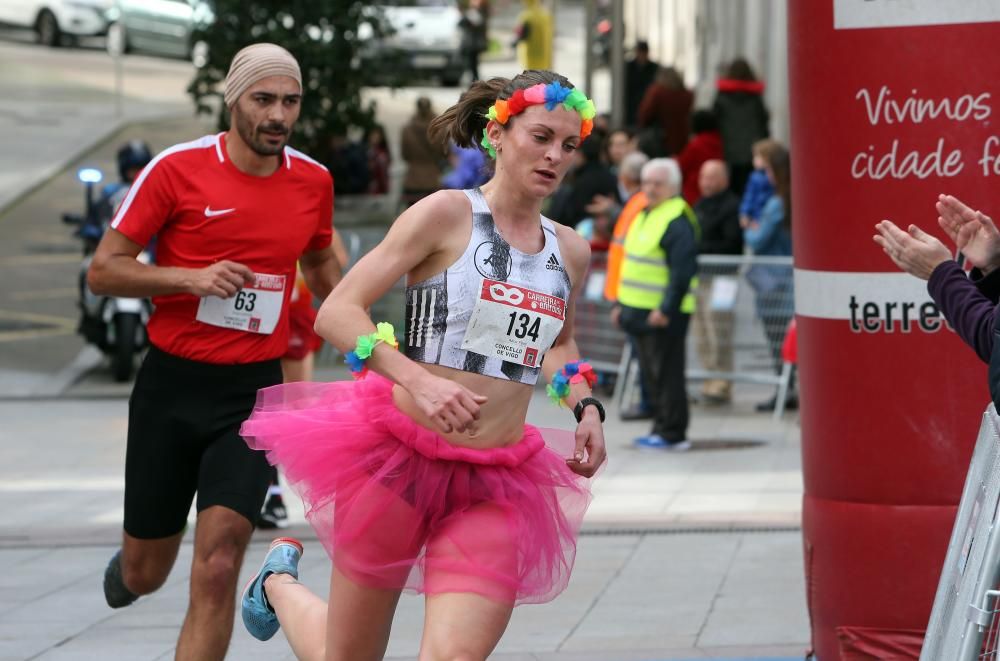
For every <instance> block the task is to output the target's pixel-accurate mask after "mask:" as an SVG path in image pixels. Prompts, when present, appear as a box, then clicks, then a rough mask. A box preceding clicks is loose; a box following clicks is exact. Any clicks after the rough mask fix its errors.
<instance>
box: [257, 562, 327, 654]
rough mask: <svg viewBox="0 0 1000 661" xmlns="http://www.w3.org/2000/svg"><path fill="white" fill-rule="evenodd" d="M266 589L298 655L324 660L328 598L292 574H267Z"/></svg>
mask: <svg viewBox="0 0 1000 661" xmlns="http://www.w3.org/2000/svg"><path fill="white" fill-rule="evenodd" d="M264 592H265V594H267V602H268V603H269V604H271V608H273V609H274V612H275V613H276V614H277V616H278V622H280V623H281V630H282V632H284V634H285V638H286V639H287V640H288V644H289V645H290V646H291V648H292V651H293V652H294V653H295V656H296V657H298V658H299V659H302V660H303V661H322V659H323V655H324V653H325V644H326V610H327V607H326V602H325V601H323V600H322V599H320V598H319V597H318V596H316V595H315V594H314V593H313V592H312V590H310V589H309V588H307V587H306V586H304V585H302V584H301V583H299V581H298V579H296V578H294V577H292V576H291V575H290V574H271V575H270V576H268V577H267V580H265V581H264Z"/></svg>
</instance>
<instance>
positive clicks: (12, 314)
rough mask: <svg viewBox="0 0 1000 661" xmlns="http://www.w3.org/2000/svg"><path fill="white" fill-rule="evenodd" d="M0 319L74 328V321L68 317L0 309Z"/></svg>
mask: <svg viewBox="0 0 1000 661" xmlns="http://www.w3.org/2000/svg"><path fill="white" fill-rule="evenodd" d="M0 319H15V320H17V321H33V322H35V323H39V324H48V325H50V326H73V327H76V319H74V318H70V317H56V316H54V315H51V314H38V313H36V312H23V311H21V310H2V309H0Z"/></svg>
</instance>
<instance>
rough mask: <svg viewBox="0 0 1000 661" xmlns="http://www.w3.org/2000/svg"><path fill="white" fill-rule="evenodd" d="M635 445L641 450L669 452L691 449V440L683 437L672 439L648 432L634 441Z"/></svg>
mask: <svg viewBox="0 0 1000 661" xmlns="http://www.w3.org/2000/svg"><path fill="white" fill-rule="evenodd" d="M632 442H633V443H634V444H635V447H637V448H639V449H640V450H666V451H668V452H683V451H685V450H690V449H691V441H689V440H687V439H681V440H678V441H672V440H668V439H665V438H663V437H662V436H660V435H659V434H647V435H646V436H640V437H638V438H636V439H635V440H634V441H632Z"/></svg>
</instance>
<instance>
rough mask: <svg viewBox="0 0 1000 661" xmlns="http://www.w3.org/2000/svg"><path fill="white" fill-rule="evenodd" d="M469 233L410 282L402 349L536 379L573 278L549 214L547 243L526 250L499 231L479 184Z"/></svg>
mask: <svg viewBox="0 0 1000 661" xmlns="http://www.w3.org/2000/svg"><path fill="white" fill-rule="evenodd" d="M463 192H464V193H465V194H466V195H467V196H468V198H469V201H470V202H471V203H472V235H471V237H470V239H469V245H468V246H466V248H465V252H463V253H462V256H461V257H459V258H458V259H457V260H456V261H455V263H454V264H452V265H451V266H449V267H448V268H447V269H445V270H444V272H442V273H439V274H437V275H435V276H432V277H430V278H428V279H426V280H424V281H423V282H418V283H414V284H411V285H409V286H407V288H406V336H405V341H404V343H403V344H404V352H405V353H406V355H407V356H408V357H410V358H411V359H413V360H416V361H418V362H422V363H430V364H432V365H444V366H445V367H451V368H454V369H460V370H464V371H466V372H473V373H475V374H482V375H484V376H491V377H494V378H497V379H505V380H509V381H517V382H519V383H526V384H529V385H533V384H534V383H535V382H536V381H537V380H538V373H539V368H538V366H539V365H541V362H542V358H543V357H544V354H545V352H546V351H547V350H548V349H549V348H550V347H551V346H552V343H553V342H554V341H555V338H556V336H558V334H559V331H560V330H561V329H562V322H563V318H564V317H565V306H566V304H567V302H568V301H569V294H570V290H571V288H572V287H571V284H570V280H569V276H568V275H567V274H566V270H565V268H564V263H563V258H562V255H561V254H560V252H559V242H558V240H557V239H556V229H555V226H554V225H553V223H552V221H551V220H549V219H548V218H546V217H544V216H541V226H542V234H543V235H544V236H545V246H544V247H543V248H542V249H541V250H540V251H539V252H537V253H535V254H532V255H529V254H526V253H523V252H521V251H519V250H517V249H516V248H513V247H511V245H510V244H509V243H507V241H506V240H504V238H503V237H502V236H500V233H499V232H498V231H497V228H496V225H494V223H493V215H492V214H491V213H490V209H489V206H488V205H487V204H486V199H485V198H484V197H483V194H482V191H480V190H479V189H478V188H476V189H472V190H466V191H463Z"/></svg>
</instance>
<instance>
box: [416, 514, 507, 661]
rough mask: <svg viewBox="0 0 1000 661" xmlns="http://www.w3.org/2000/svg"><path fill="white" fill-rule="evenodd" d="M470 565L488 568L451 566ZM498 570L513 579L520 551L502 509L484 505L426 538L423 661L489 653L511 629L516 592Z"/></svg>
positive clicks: (470, 658)
mask: <svg viewBox="0 0 1000 661" xmlns="http://www.w3.org/2000/svg"><path fill="white" fill-rule="evenodd" d="M470 565H471V566H477V565H478V566H481V567H483V568H489V571H488V572H484V573H483V574H480V575H466V572H460V573H457V574H456V573H454V572H453V571H452V570H451V569H450V568H453V567H463V566H466V567H468V566H470ZM496 573H498V574H501V575H506V576H508V577H509V579H513V577H516V576H517V551H516V547H515V543H514V540H512V539H511V530H510V526H509V516H508V513H507V511H506V510H505V509H504V508H502V507H498V506H496V505H492V504H489V503H484V504H482V505H479V506H477V507H473V508H471V509H469V510H467V511H465V512H463V513H462V514H461V515H460V516H456V517H453V518H452V519H451V520H450V521H448V523H447V524H446V525H444V526H442V527H441V528H439V529H438V530H437V531H435V534H434V535H433V536H432V537H431V539H430V540H428V542H427V566H426V574H425V577H424V578H425V581H426V585H427V588H428V591H429V592H430V593H431V594H429V595H428V597H427V599H426V610H425V614H424V631H423V638H422V640H421V643H420V661H451V660H453V659H463V661H464V660H468V661H474V660H476V659H485V658H486V657H487V656H489V654H490V653H491V652H492V651H493V648H494V647H496V645H497V643H498V642H500V637H501V636H502V635H503V632H504V631H505V630H506V629H507V623H508V622H509V621H510V614H511V612H512V611H513V609H514V598H515V596H516V595H515V593H514V590H513V589H512V587H511V585H510V584H509V580H508V581H507V582H505V583H504V584H503V585H499V584H497V583H496V579H495V578H494V577H491V574H496ZM464 590H469V591H468V592H466V591H464ZM480 593H486V594H494V595H495V597H496V598H495V599H490V598H487V597H484V596H482V594H480Z"/></svg>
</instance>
